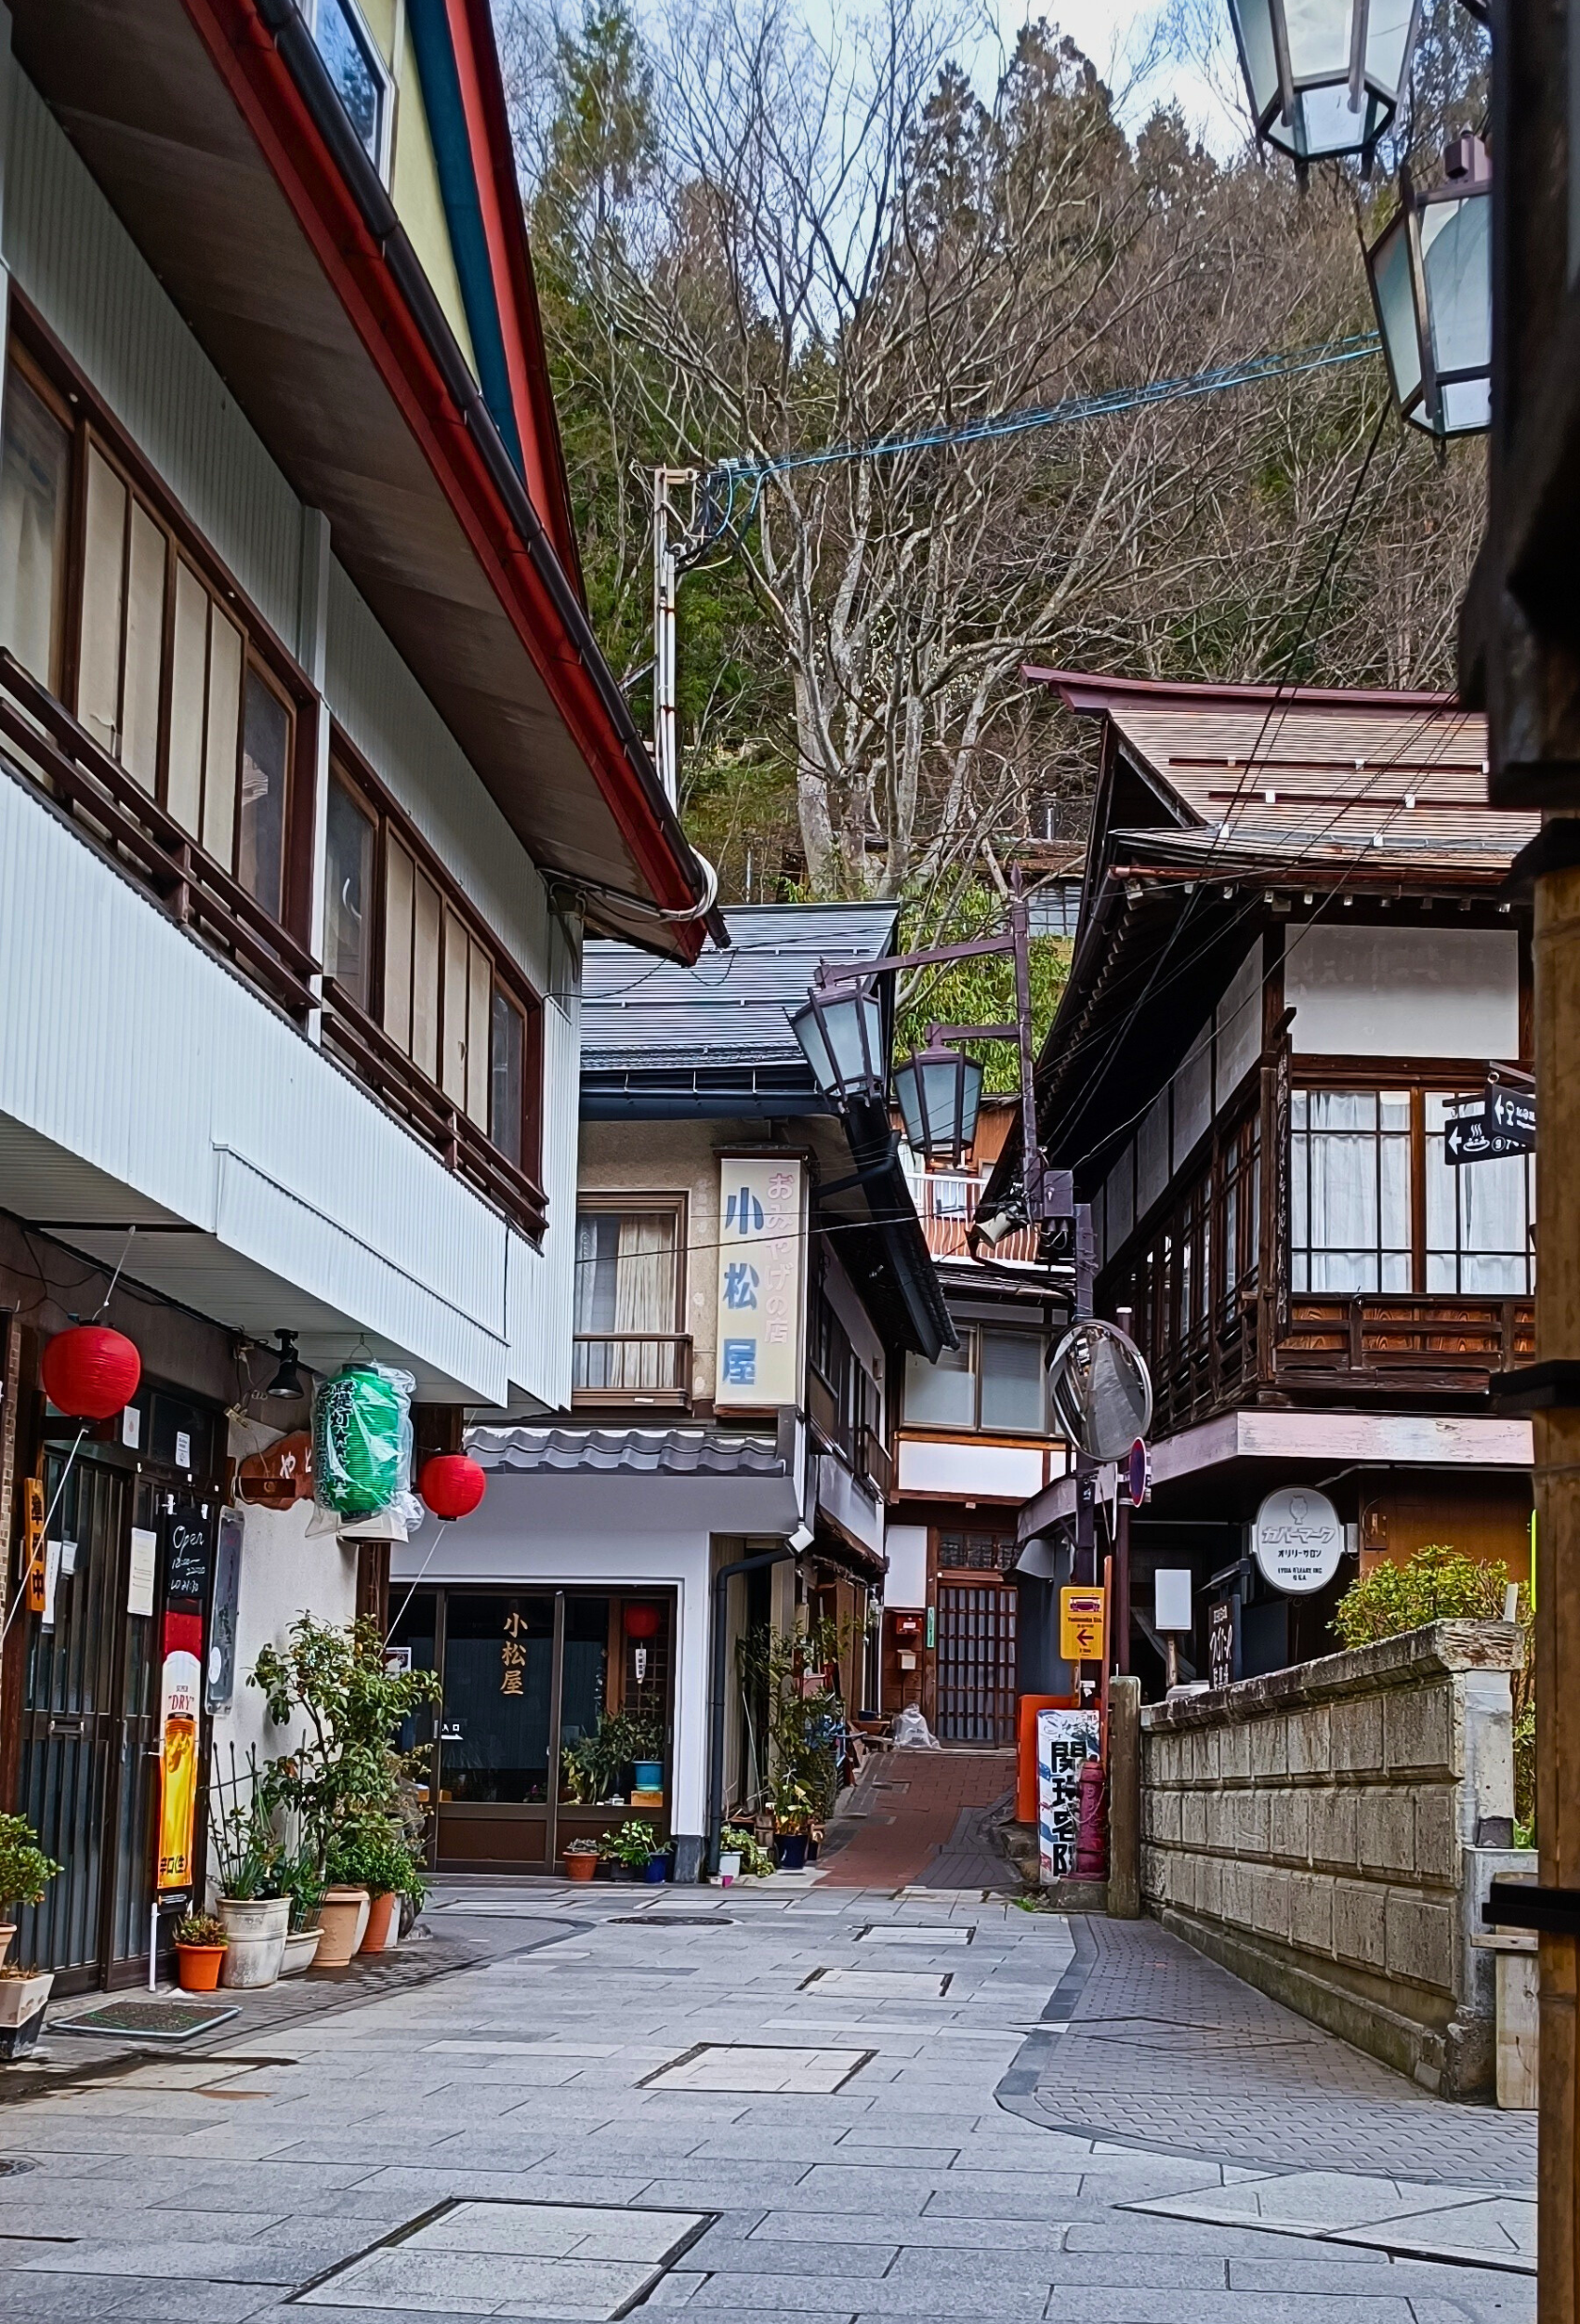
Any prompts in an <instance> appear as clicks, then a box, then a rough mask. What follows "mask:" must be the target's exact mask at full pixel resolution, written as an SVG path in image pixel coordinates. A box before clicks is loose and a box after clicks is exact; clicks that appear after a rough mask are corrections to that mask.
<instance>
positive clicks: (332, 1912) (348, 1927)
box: [313, 1888, 373, 1969]
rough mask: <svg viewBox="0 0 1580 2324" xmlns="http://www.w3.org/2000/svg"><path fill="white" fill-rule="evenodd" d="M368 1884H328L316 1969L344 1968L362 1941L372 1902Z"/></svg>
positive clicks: (324, 1900)
mask: <svg viewBox="0 0 1580 2324" xmlns="http://www.w3.org/2000/svg"><path fill="white" fill-rule="evenodd" d="M372 1901H373V1900H372V1898H371V1897H370V1896H369V1895H368V1893H367V1890H366V1889H365V1888H326V1889H325V1890H324V1892H323V1904H322V1905H321V1906H320V1907H319V1913H318V1925H319V1928H320V1930H321V1931H322V1932H323V1934H321V1936H320V1937H319V1941H318V1959H317V1960H316V1961H314V1963H313V1966H314V1968H315V1969H344V1968H345V1967H346V1965H347V1963H348V1962H349V1961H350V1959H351V1956H352V1954H353V1953H354V1952H355V1951H356V1949H357V1948H358V1946H359V1945H360V1944H361V1943H362V1936H363V1934H364V1932H365V1931H366V1928H367V1922H368V1911H369V1908H370V1906H371V1904H372Z"/></svg>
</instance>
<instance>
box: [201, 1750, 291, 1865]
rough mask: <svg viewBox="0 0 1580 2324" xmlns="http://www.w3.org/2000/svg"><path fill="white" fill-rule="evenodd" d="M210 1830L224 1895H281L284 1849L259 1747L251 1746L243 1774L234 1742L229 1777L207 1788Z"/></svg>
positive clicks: (212, 1862)
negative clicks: (265, 1779) (265, 1780)
mask: <svg viewBox="0 0 1580 2324" xmlns="http://www.w3.org/2000/svg"><path fill="white" fill-rule="evenodd" d="M208 1831H209V1849H210V1862H211V1869H212V1871H213V1874H214V1877H215V1879H216V1880H217V1882H218V1884H219V1894H220V1895H221V1896H226V1897H229V1898H230V1899H231V1900H232V1901H233V1902H235V1903H238V1904H246V1903H250V1902H251V1901H252V1900H253V1898H254V1897H257V1896H278V1895H281V1894H282V1890H281V1886H280V1867H281V1864H282V1861H283V1857H284V1854H285V1851H284V1846H283V1842H282V1841H281V1840H280V1837H279V1835H278V1833H277V1832H276V1831H275V1829H274V1818H273V1812H272V1810H271V1808H270V1802H269V1795H268V1792H267V1789H266V1787H265V1784H264V1779H263V1776H262V1775H261V1773H260V1772H259V1769H258V1763H257V1752H256V1751H255V1750H249V1751H248V1753H247V1765H246V1770H245V1773H244V1774H239V1773H238V1771H237V1767H236V1750H235V1746H234V1744H232V1745H231V1747H230V1781H229V1783H226V1782H225V1781H224V1779H223V1778H217V1779H216V1780H215V1783H214V1785H213V1788H212V1789H211V1790H210V1792H209V1799H208Z"/></svg>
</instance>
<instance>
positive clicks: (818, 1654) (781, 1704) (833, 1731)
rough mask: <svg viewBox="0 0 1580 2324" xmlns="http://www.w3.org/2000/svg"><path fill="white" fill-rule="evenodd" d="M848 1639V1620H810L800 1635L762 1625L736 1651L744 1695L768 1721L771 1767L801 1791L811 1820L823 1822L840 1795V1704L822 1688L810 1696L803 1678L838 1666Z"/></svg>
mask: <svg viewBox="0 0 1580 2324" xmlns="http://www.w3.org/2000/svg"><path fill="white" fill-rule="evenodd" d="M850 1636H851V1631H850V1625H849V1622H810V1623H809V1624H808V1626H807V1627H806V1629H805V1630H776V1629H774V1628H773V1626H772V1625H771V1624H770V1623H767V1622H764V1623H761V1624H759V1625H758V1626H757V1629H755V1630H751V1631H747V1632H746V1634H745V1636H744V1638H742V1639H741V1640H740V1641H739V1643H738V1644H737V1646H736V1664H737V1669H738V1671H739V1675H740V1682H741V1690H742V1694H743V1696H744V1698H745V1701H746V1704H747V1707H748V1709H749V1710H751V1711H752V1715H753V1717H754V1718H758V1717H760V1718H761V1719H762V1720H763V1721H764V1723H766V1727H767V1739H768V1747H769V1750H768V1756H769V1763H770V1766H771V1767H772V1768H773V1769H774V1770H775V1772H776V1773H777V1774H780V1775H787V1776H790V1777H792V1778H793V1780H794V1781H796V1782H797V1783H798V1784H800V1785H801V1786H802V1787H803V1788H804V1789H805V1790H806V1791H807V1793H808V1795H809V1798H810V1808H809V1811H808V1813H809V1815H813V1816H822V1817H824V1818H826V1817H827V1816H831V1815H832V1814H833V1812H834V1802H835V1801H836V1798H837V1797H838V1792H839V1755H838V1737H839V1732H840V1726H841V1720H840V1712H839V1704H838V1701H837V1698H836V1697H833V1696H831V1695H829V1694H827V1693H826V1692H824V1691H823V1689H821V1688H818V1689H816V1690H815V1691H814V1692H812V1693H810V1694H809V1693H808V1692H807V1680H808V1678H809V1676H810V1675H811V1674H814V1673H816V1672H817V1671H820V1670H825V1669H827V1668H828V1667H829V1665H831V1664H832V1665H834V1666H835V1667H836V1668H838V1666H839V1665H840V1664H841V1662H842V1661H843V1659H844V1657H845V1656H846V1654H847V1653H848V1651H849V1644H850Z"/></svg>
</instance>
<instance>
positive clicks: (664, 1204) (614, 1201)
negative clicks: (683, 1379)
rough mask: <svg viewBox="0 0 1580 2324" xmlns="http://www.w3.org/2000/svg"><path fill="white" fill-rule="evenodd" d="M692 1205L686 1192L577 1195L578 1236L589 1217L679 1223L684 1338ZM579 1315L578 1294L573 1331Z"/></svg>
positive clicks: (678, 1322)
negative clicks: (655, 1219) (668, 1220)
mask: <svg viewBox="0 0 1580 2324" xmlns="http://www.w3.org/2000/svg"><path fill="white" fill-rule="evenodd" d="M690 1208H691V1206H690V1204H689V1202H688V1199H687V1197H686V1195H684V1194H683V1193H679V1192H677V1193H674V1194H669V1193H666V1192H664V1191H660V1192H658V1193H655V1194H639V1195H638V1194H625V1193H623V1192H621V1191H619V1190H618V1189H614V1188H605V1189H599V1190H597V1191H593V1192H588V1193H586V1194H584V1193H583V1192H582V1191H581V1190H580V1189H578V1190H577V1194H576V1233H577V1235H580V1233H581V1225H582V1221H583V1220H584V1219H585V1218H590V1217H594V1216H596V1217H598V1218H600V1219H653V1218H660V1219H664V1218H668V1219H673V1220H674V1221H675V1324H674V1333H675V1336H676V1337H677V1338H682V1337H684V1335H685V1330H686V1316H687V1314H688V1312H689V1311H688V1305H687V1301H688V1298H689V1293H690V1273H691V1270H690V1267H689V1264H688V1261H689V1260H690V1256H691V1253H690V1248H689V1221H690ZM575 1312H576V1298H575V1291H574V1289H573V1290H572V1294H571V1314H572V1318H573V1322H572V1329H573V1331H574V1328H575V1324H574V1317H575Z"/></svg>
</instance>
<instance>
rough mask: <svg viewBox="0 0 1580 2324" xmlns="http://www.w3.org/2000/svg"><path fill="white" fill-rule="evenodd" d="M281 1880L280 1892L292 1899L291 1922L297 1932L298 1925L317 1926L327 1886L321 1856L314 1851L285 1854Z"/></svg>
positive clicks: (280, 1868)
mask: <svg viewBox="0 0 1580 2324" xmlns="http://www.w3.org/2000/svg"><path fill="white" fill-rule="evenodd" d="M279 1881H280V1890H279V1893H280V1895H282V1896H288V1897H289V1898H290V1900H291V1917H290V1926H291V1929H292V1931H293V1933H294V1932H295V1931H296V1930H298V1929H311V1928H316V1927H317V1925H318V1914H319V1908H320V1906H321V1905H322V1904H323V1891H324V1886H325V1882H324V1878H323V1868H322V1867H321V1865H320V1864H319V1862H318V1859H317V1858H316V1857H315V1856H313V1855H283V1856H282V1857H281V1860H280V1866H279Z"/></svg>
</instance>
